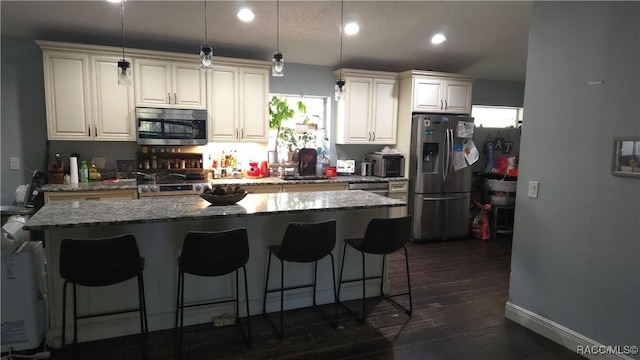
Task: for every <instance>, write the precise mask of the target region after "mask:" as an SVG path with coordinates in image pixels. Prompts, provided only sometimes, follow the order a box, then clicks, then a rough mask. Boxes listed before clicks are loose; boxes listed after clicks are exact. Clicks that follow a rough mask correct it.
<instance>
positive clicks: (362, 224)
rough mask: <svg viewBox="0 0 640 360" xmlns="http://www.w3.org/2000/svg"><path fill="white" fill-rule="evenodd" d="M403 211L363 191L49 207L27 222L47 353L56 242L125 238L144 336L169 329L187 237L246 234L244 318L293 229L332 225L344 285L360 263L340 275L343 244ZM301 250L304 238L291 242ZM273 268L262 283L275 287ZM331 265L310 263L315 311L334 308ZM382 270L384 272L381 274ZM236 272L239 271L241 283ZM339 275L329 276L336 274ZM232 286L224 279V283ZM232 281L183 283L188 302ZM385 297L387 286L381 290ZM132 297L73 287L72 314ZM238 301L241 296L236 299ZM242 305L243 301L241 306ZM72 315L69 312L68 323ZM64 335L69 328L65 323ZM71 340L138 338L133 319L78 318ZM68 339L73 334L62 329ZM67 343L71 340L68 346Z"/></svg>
mask: <svg viewBox="0 0 640 360" xmlns="http://www.w3.org/2000/svg"><path fill="white" fill-rule="evenodd" d="M400 206H405V203H404V202H402V201H399V200H395V199H391V198H387V197H383V196H380V195H376V194H374V193H371V192H366V191H362V190H343V191H318V192H280V193H269V194H248V195H247V196H246V197H245V198H244V199H242V200H240V201H239V202H238V203H237V204H234V205H228V206H213V205H210V204H209V203H208V202H207V201H205V200H203V199H201V198H200V197H199V196H197V195H190V196H167V197H163V196H158V197H149V198H141V199H136V200H105V201H77V202H61V203H50V204H47V205H45V206H44V207H42V208H41V209H40V210H39V211H38V212H37V213H36V214H34V215H33V216H32V217H31V218H29V219H28V221H27V224H26V227H27V228H29V229H43V230H44V234H45V244H46V246H45V248H44V251H45V256H46V258H47V284H48V293H47V294H48V295H47V297H48V300H49V308H50V317H49V318H50V321H49V330H48V334H47V340H48V341H49V345H54V346H55V344H59V343H60V336H61V333H62V331H61V330H62V329H61V324H62V317H61V316H62V305H61V299H62V295H63V294H62V284H63V283H64V280H63V279H62V278H61V277H60V273H59V268H60V263H59V259H60V244H61V242H62V240H63V239H87V241H90V239H97V238H103V237H109V236H116V235H120V234H127V233H130V234H133V235H134V236H135V238H136V242H137V244H138V248H139V250H140V254H141V256H143V257H144V258H145V269H144V276H145V280H144V282H145V291H146V294H147V299H146V300H147V316H148V320H149V329H150V330H151V331H156V330H164V329H170V328H173V326H174V321H175V296H176V287H177V282H178V275H177V274H178V269H177V259H178V257H179V256H180V252H181V249H182V242H183V240H184V237H185V234H186V233H187V232H189V231H222V230H229V229H235V228H245V229H246V230H247V234H248V236H249V261H248V263H247V265H246V267H247V274H248V275H247V281H248V286H249V295H248V299H249V300H248V301H249V308H250V315H257V314H259V313H261V312H262V303H263V296H262V294H263V290H264V284H265V274H266V266H267V255H268V246H269V245H273V244H279V243H281V242H282V238H283V235H284V233H285V231H286V229H287V226H288V225H289V224H290V223H291V222H321V221H329V220H334V221H335V222H336V239H335V241H336V243H335V247H334V249H333V252H332V253H333V256H334V258H335V263H334V270H335V271H336V274H339V271H341V270H344V271H345V278H355V277H356V276H357V275H358V274H360V272H361V271H362V270H361V262H360V261H361V258H360V254H359V253H357V252H356V251H353V250H351V251H346V253H345V256H346V258H345V262H344V268H342V269H341V268H340V264H341V259H342V256H343V253H342V251H343V245H342V244H343V240H344V239H347V238H355V237H361V236H363V235H364V231H365V229H366V226H367V224H368V222H369V221H370V219H371V218H374V217H388V216H390V210H391V209H394V208H396V207H400ZM299 241H302V242H304V241H305V239H299ZM382 261H383V260H382V257H378V256H371V255H367V269H366V276H368V277H369V276H375V275H379V274H380V272H381V269H383V266H382V264H383V262H382ZM278 263H279V262H277V261H276V262H272V266H273V267H274V268H273V269H272V271H271V274H270V277H271V278H270V283H274V284H277V283H278V282H279V280H280V275H279V272H278V271H277V268H278V267H279V266H280V265H279V264H278ZM331 264H332V263H331V261H330V260H329V257H327V258H326V259H323V260H321V261H320V262H319V263H318V284H317V297H316V298H317V302H318V303H319V304H326V303H329V302H332V301H333V296H334V295H333V283H332V280H333V278H332V275H331V271H330V269H331ZM313 268H314V266H313V264H294V263H287V264H286V271H285V275H284V276H285V281H286V282H287V285H291V286H293V285H297V284H306V283H309V282H310V280H311V279H313ZM385 269H388V267H385ZM240 276H243V275H242V272H241V275H240ZM336 276H337V275H336ZM231 278H232V277H231ZM231 278H230V277H228V276H220V277H216V278H202V277H196V276H189V277H187V278H186V279H185V282H188V283H189V285H188V287H187V288H188V289H191V290H189V291H187V292H186V293H185V301H186V302H195V301H198V300H206V299H222V298H225V297H228V296H229V294H230V291H233V290H231V289H230V284H232V281H231ZM380 285H381V284H380V283H378V282H376V281H373V280H371V281H367V284H366V289H365V292H366V294H367V296H377V295H378V294H379V291H380ZM383 287H384V288H385V289H387V288H388V282H387V281H386V280H385V281H384V282H383ZM136 291H137V286H136V282H135V281H128V282H125V283H122V284H116V285H111V286H108V287H92V288H84V287H79V288H78V295H79V297H80V299H81V300H79V302H78V313H81V314H82V313H94V312H109V311H115V310H118V309H122V308H131V307H133V306H135V304H136V302H137V300H136V297H135V296H134V295H133V294H135V293H136ZM242 293H243V291H242ZM359 296H362V288H361V283H359V282H354V283H348V284H344V285H343V286H342V289H341V300H342V301H347V300H351V299H356V298H358V297H359ZM240 299H241V302H244V301H245V296H244V294H242V295H241V297H240ZM284 304H285V309H295V308H300V307H308V306H311V305H312V304H313V298H312V292H311V289H299V290H296V291H291V292H286V293H285V299H284ZM279 306H280V300H279V297H275V296H269V297H268V298H267V299H266V309H267V312H272V311H276V310H277V309H279ZM244 309H245V307H244V304H240V316H246V313H245V310H244ZM233 312H234V307H233V305H232V304H226V305H225V304H220V305H216V306H213V307H203V308H201V309H200V308H192V309H189V310H188V311H186V312H185V324H186V325H190V324H195V323H205V322H210V321H211V317H212V316H220V315H222V314H225V313H233ZM70 313H71V312H67V314H68V315H69V316H70ZM67 320H68V321H67V324H68V326H71V324H73V322H72V321H71V320H70V319H67ZM78 326H79V328H78V339H79V341H81V342H84V341H90V340H97V339H104V338H111V337H117V336H124V335H130V334H135V333H138V331H139V319H138V316H137V314H136V313H132V314H128V315H123V316H118V317H116V318H98V319H85V320H84V321H81V322H78ZM66 333H67V336H68V337H71V334H73V332H72V331H71V329H70V328H68V329H67V332H66ZM67 340H68V343H69V342H70V341H71V339H70V338H67Z"/></svg>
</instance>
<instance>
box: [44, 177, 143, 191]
mask: <svg viewBox="0 0 640 360" xmlns="http://www.w3.org/2000/svg"><path fill="white" fill-rule="evenodd" d="M40 189H41V190H42V191H52V192H63V191H109V190H137V189H138V186H137V185H136V181H135V179H131V180H118V181H96V182H88V183H79V184H77V185H70V184H45V185H44V186H42V187H41V188H40Z"/></svg>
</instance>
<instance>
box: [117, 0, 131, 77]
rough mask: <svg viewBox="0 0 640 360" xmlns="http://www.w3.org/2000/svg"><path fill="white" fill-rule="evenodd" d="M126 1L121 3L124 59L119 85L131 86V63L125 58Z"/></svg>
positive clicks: (121, 62) (121, 63)
mask: <svg viewBox="0 0 640 360" xmlns="http://www.w3.org/2000/svg"><path fill="white" fill-rule="evenodd" d="M124 1H125V0H122V1H121V2H120V20H121V23H122V59H121V60H120V61H118V68H119V69H120V70H119V71H118V85H123V86H129V85H131V70H130V69H131V63H129V62H128V61H127V60H125V58H124Z"/></svg>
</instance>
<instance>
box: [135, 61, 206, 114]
mask: <svg viewBox="0 0 640 360" xmlns="http://www.w3.org/2000/svg"><path fill="white" fill-rule="evenodd" d="M133 63H134V69H133V74H134V77H135V82H134V83H135V90H136V106H147V107H170V108H179V109H206V107H207V102H206V99H207V96H206V86H205V78H206V76H205V74H204V72H202V71H201V70H200V64H199V63H198V62H193V63H191V62H187V61H184V62H183V61H164V60H156V59H144V58H136V59H134V61H133Z"/></svg>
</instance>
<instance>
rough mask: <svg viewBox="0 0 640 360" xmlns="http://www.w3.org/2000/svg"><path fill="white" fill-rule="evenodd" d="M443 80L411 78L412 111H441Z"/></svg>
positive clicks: (442, 104)
mask: <svg viewBox="0 0 640 360" xmlns="http://www.w3.org/2000/svg"><path fill="white" fill-rule="evenodd" d="M443 86H444V81H443V80H438V79H430V78H422V77H415V78H414V79H413V111H423V112H428V111H442V110H443V109H444V101H443V100H442V95H441V94H442V87H443Z"/></svg>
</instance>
